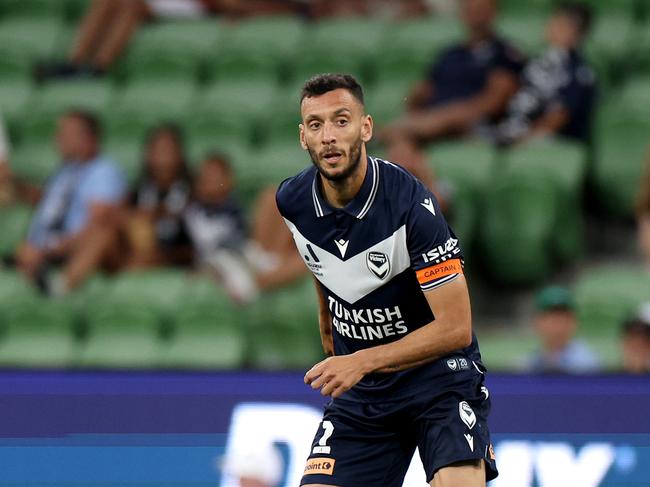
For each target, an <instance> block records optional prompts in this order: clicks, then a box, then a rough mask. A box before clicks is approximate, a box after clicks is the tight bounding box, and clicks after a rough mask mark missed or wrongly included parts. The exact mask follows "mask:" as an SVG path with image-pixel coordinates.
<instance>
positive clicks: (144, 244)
mask: <svg viewBox="0 0 650 487" xmlns="http://www.w3.org/2000/svg"><path fill="white" fill-rule="evenodd" d="M191 193H192V182H191V178H190V172H189V169H188V166H187V163H186V159H185V151H184V147H183V138H182V134H181V132H180V130H179V129H178V128H177V127H176V126H174V125H161V126H159V127H156V128H154V129H153V130H152V131H151V133H150V134H149V136H148V138H147V142H146V145H145V149H144V158H143V167H142V174H141V176H140V178H139V179H138V182H137V183H136V186H135V188H134V189H133V192H132V194H131V208H130V211H129V214H128V217H127V222H126V235H127V241H128V243H129V257H128V260H127V267H130V268H143V267H154V266H164V265H189V264H190V263H191V245H190V242H189V239H188V237H187V234H186V232H185V229H184V226H183V218H182V215H183V211H184V210H185V208H186V207H187V205H188V203H189V201H190V198H191Z"/></svg>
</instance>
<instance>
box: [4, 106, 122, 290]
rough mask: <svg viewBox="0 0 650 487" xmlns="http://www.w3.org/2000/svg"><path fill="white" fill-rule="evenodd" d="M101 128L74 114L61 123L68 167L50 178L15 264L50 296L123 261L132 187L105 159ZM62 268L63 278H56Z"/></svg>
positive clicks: (86, 116)
mask: <svg viewBox="0 0 650 487" xmlns="http://www.w3.org/2000/svg"><path fill="white" fill-rule="evenodd" d="M100 136H101V134H100V126H99V122H98V121H97V119H96V118H95V117H94V116H93V115H91V114H90V113H87V112H84V111H80V110H72V111H69V112H67V113H66V114H65V115H63V116H62V117H61V118H60V119H59V122H58V129H57V136H56V143H57V147H58V150H59V152H60V154H61V159H62V164H61V166H60V168H59V169H57V170H56V172H55V173H54V174H53V175H52V176H51V177H50V178H49V179H48V183H47V185H46V186H45V189H44V192H43V196H42V198H41V200H40V202H39V204H38V206H37V208H36V211H35V214H34V217H33V219H32V222H31V224H30V228H29V232H28V235H27V240H26V241H25V242H24V243H23V244H22V245H21V246H20V247H19V249H18V250H17V252H16V255H15V263H16V264H17V266H18V268H19V269H20V271H21V272H23V273H24V274H25V275H26V276H28V277H29V278H30V279H32V280H34V281H35V282H36V283H37V284H38V286H39V288H40V289H41V290H42V291H43V292H45V293H47V294H50V295H62V294H65V293H66V292H67V291H69V290H71V289H74V288H76V287H77V286H78V285H79V284H81V283H82V282H83V280H84V279H85V278H86V277H88V276H89V275H90V274H91V273H92V272H94V271H95V270H96V269H97V268H99V267H100V266H103V265H105V266H109V265H111V263H114V262H115V261H116V259H118V258H119V255H116V254H119V253H120V252H119V248H118V246H117V239H118V222H119V214H120V211H121V205H122V203H123V198H124V196H125V189H126V184H125V180H124V178H123V176H122V173H121V172H120V170H119V169H118V167H117V166H116V165H115V163H114V162H113V161H111V160H110V159H108V158H106V157H104V156H102V155H101V154H100ZM51 266H62V272H61V273H58V272H57V273H50V272H48V271H49V268H50V267H51Z"/></svg>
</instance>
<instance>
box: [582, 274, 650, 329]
mask: <svg viewBox="0 0 650 487" xmlns="http://www.w3.org/2000/svg"><path fill="white" fill-rule="evenodd" d="M574 293H575V299H576V309H577V313H578V319H579V321H580V326H581V329H583V330H585V331H586V332H589V333H590V334H602V335H606V336H609V337H611V338H612V339H615V338H616V337H618V336H619V333H620V326H621V323H622V321H623V320H624V319H625V318H627V317H629V316H631V315H632V314H634V313H635V312H637V310H638V307H639V305H641V304H642V303H644V302H647V301H648V299H649V296H650V275H649V274H648V273H647V272H646V271H644V270H643V269H640V268H638V267H634V268H632V267H626V266H625V265H622V264H616V265H605V266H601V267H597V268H594V269H591V270H589V271H586V272H585V273H584V274H583V275H581V276H580V277H579V279H578V281H577V283H576V286H575V290H574Z"/></svg>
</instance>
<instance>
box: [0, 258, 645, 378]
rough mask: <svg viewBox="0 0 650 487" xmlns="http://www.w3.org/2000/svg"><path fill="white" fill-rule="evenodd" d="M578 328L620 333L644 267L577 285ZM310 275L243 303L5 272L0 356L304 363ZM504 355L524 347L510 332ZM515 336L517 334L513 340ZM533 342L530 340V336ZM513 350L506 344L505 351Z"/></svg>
mask: <svg viewBox="0 0 650 487" xmlns="http://www.w3.org/2000/svg"><path fill="white" fill-rule="evenodd" d="M575 292H576V299H577V310H578V316H579V320H580V323H581V333H583V334H585V335H586V336H587V337H590V338H591V339H598V338H599V337H600V338H601V339H606V340H610V341H611V340H615V339H616V337H617V334H618V333H619V330H620V323H621V322H622V320H623V319H624V318H626V317H627V316H629V315H630V314H631V313H632V312H633V311H634V310H635V309H636V307H638V305H639V304H640V303H641V302H642V301H643V300H645V299H647V296H648V295H649V294H650V276H648V275H647V273H644V272H642V271H639V270H632V269H625V268H621V267H620V266H619V267H615V268H600V269H594V270H592V271H589V272H587V273H585V274H583V276H582V277H581V278H580V281H579V282H578V284H577V286H576V289H575ZM315 316H316V301H315V293H314V291H313V285H312V284H311V282H310V281H306V282H303V283H302V284H299V285H297V286H295V287H293V288H291V289H286V290H283V291H280V292H276V293H273V294H270V295H265V296H263V297H262V298H261V299H260V301H258V302H257V303H255V304H254V305H252V306H246V307H236V306H234V305H233V304H231V302H230V300H229V299H228V298H227V297H226V296H225V295H224V294H223V292H222V291H221V290H220V288H218V287H217V286H216V285H215V284H214V283H213V282H212V281H210V280H208V279H206V278H200V277H188V276H186V275H184V274H183V273H181V272H179V271H172V270H162V271H148V272H139V273H135V272H133V273H126V274H121V275H119V276H117V277H114V278H110V279H108V278H102V277H98V278H94V279H93V280H92V281H91V282H89V283H88V284H87V285H86V286H85V287H84V288H83V290H82V291H81V292H80V293H79V294H77V295H74V296H72V297H70V298H68V299H67V300H63V301H56V300H46V299H43V298H40V297H38V296H37V295H35V293H34V291H33V289H32V288H31V287H30V286H28V285H27V283H25V282H24V281H23V280H22V279H21V278H19V277H18V276H17V275H15V274H13V273H8V272H2V273H0V365H2V366H16V367H97V368H101V367H128V368H140V367H142V368H150V367H174V368H178V367H180V368H184V367H185V368H239V367H245V366H248V367H254V368H261V369H264V370H269V369H300V368H305V367H309V366H310V365H312V364H313V363H315V362H317V361H318V360H320V359H321V358H322V351H321V349H320V342H319V336H318V328H317V325H316V320H315ZM484 341H485V342H486V350H503V352H504V353H505V356H507V357H508V359H507V360H506V359H504V357H499V359H498V360H497V359H495V362H497V363H499V364H502V365H507V364H509V363H510V364H512V362H513V361H514V360H516V359H517V357H515V356H514V355H513V353H518V351H520V350H521V347H519V346H514V345H515V344H512V345H513V346H511V347H509V349H508V350H506V349H505V348H504V347H503V346H502V345H503V344H502V343H497V342H499V341H503V337H502V338H499V339H498V340H496V339H493V340H490V334H489V333H487V334H485V340H484ZM508 343H510V342H508ZM531 345H532V343H531ZM506 352H507V353H506Z"/></svg>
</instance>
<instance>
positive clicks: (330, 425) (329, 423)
mask: <svg viewBox="0 0 650 487" xmlns="http://www.w3.org/2000/svg"><path fill="white" fill-rule="evenodd" d="M383 407H384V406H373V405H367V404H357V403H353V402H351V401H345V402H344V401H341V400H338V401H334V403H332V404H330V405H329V406H328V407H327V408H326V410H325V414H324V415H323V420H322V422H321V423H320V425H319V428H318V430H317V432H316V435H315V436H314V441H313V443H312V445H311V449H310V451H309V457H308V458H307V463H306V465H305V470H304V474H303V477H302V481H301V485H302V486H306V485H310V486H320V485H326V486H328V487H331V486H343V487H348V486H353V485H359V486H361V485H363V486H368V487H370V486H382V487H399V486H401V485H402V481H403V478H404V475H405V474H406V471H407V470H408V467H409V464H410V462H411V458H412V457H413V452H414V451H415V436H414V435H410V436H406V435H404V434H403V433H401V432H400V431H398V428H396V427H393V428H390V427H388V426H386V424H387V422H385V419H386V418H385V414H384V413H385V411H384V410H383V409H382V408H383Z"/></svg>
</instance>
